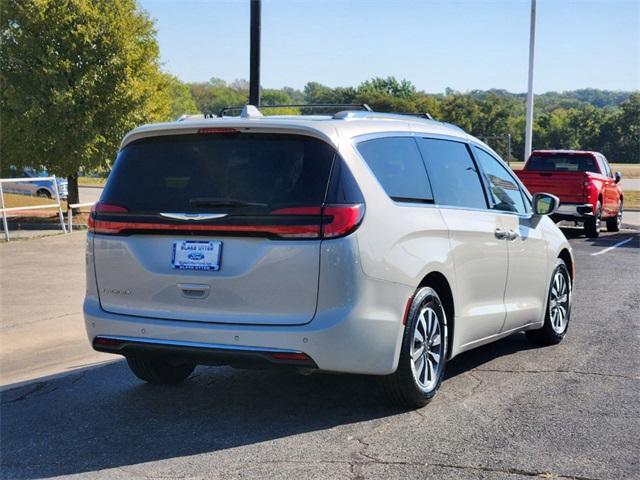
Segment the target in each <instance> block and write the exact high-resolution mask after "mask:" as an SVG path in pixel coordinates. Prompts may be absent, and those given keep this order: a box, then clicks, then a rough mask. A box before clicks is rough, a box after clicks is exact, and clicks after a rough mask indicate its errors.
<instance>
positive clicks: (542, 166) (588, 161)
mask: <svg viewBox="0 0 640 480" xmlns="http://www.w3.org/2000/svg"><path fill="white" fill-rule="evenodd" d="M527 170H542V171H549V172H593V173H599V171H598V166H597V165H596V161H595V160H594V158H593V157H591V156H582V155H544V156H542V155H541V156H533V157H531V159H530V160H529V162H528V163H527Z"/></svg>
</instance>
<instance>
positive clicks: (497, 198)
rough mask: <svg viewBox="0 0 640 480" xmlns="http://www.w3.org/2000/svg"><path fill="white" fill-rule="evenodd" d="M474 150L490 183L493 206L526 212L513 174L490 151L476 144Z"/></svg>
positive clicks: (508, 210) (509, 210)
mask: <svg viewBox="0 0 640 480" xmlns="http://www.w3.org/2000/svg"><path fill="white" fill-rule="evenodd" d="M473 150H474V152H475V155H476V158H477V159H478V162H479V163H480V165H481V166H482V170H483V171H484V176H485V178H486V180H487V183H488V184H489V190H490V192H491V200H492V202H493V208H494V209H496V210H504V211H507V212H517V213H526V211H527V209H526V208H525V205H524V200H523V199H522V192H521V191H520V187H519V186H518V183H517V182H516V180H515V179H514V178H513V175H512V174H511V173H509V171H508V170H507V169H506V168H505V167H503V166H502V164H501V163H500V162H498V160H496V159H495V158H494V157H493V156H492V155H490V154H489V153H487V152H485V151H484V150H482V149H480V148H478V147H475V146H474V147H473Z"/></svg>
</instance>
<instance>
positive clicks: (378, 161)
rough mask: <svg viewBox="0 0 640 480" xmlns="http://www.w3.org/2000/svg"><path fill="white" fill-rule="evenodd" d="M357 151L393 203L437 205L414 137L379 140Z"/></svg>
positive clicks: (365, 143)
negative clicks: (434, 202)
mask: <svg viewBox="0 0 640 480" xmlns="http://www.w3.org/2000/svg"><path fill="white" fill-rule="evenodd" d="M357 148H358V151H359V152H360V154H361V155H362V156H363V158H364V160H365V161H366V162H367V165H369V168H371V170H372V171H373V174H374V175H375V176H376V178H377V179H378V181H379V182H380V184H381V185H382V188H384V190H385V191H386V192H387V195H389V196H390V197H391V198H392V199H393V200H396V201H399V202H402V201H404V202H428V203H431V202H433V195H432V194H431V187H430V186H429V178H428V177H427V171H426V170H425V167H424V163H423V161H422V157H421V156H420V151H419V150H418V146H417V145H416V141H415V140H414V139H413V138H412V137H387V138H377V139H374V140H367V141H364V142H361V143H359V144H358V146H357Z"/></svg>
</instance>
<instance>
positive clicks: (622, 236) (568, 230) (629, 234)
mask: <svg viewBox="0 0 640 480" xmlns="http://www.w3.org/2000/svg"><path fill="white" fill-rule="evenodd" d="M561 230H562V233H564V236H565V237H567V239H568V240H572V239H582V240H583V241H584V242H585V243H586V244H587V245H590V246H594V247H602V248H607V247H610V246H612V245H615V244H616V243H618V242H621V241H623V240H626V239H628V238H632V239H633V240H632V241H631V242H628V243H625V244H624V245H621V246H620V247H618V248H639V247H640V232H638V231H637V230H627V231H621V232H617V233H608V232H604V231H603V232H601V233H600V236H599V237H598V238H587V237H586V236H585V235H584V231H583V230H582V229H581V228H573V227H562V228H561Z"/></svg>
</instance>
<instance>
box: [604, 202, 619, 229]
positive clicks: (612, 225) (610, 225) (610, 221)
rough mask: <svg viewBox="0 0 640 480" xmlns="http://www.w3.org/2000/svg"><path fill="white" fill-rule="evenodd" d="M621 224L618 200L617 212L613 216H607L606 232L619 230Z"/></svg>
mask: <svg viewBox="0 0 640 480" xmlns="http://www.w3.org/2000/svg"><path fill="white" fill-rule="evenodd" d="M621 225H622V200H620V201H619V202H618V213H617V215H616V216H615V217H611V218H607V232H619V231H620V226H621Z"/></svg>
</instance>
